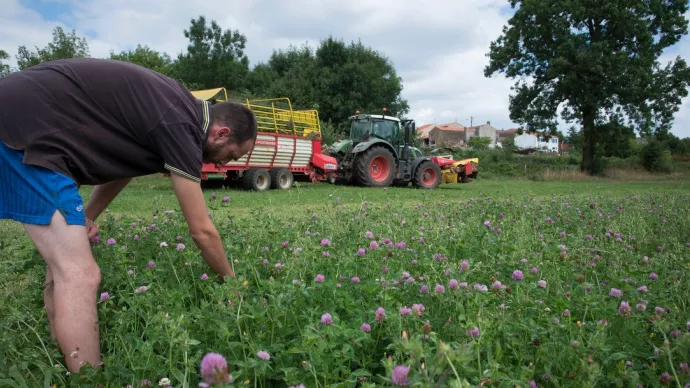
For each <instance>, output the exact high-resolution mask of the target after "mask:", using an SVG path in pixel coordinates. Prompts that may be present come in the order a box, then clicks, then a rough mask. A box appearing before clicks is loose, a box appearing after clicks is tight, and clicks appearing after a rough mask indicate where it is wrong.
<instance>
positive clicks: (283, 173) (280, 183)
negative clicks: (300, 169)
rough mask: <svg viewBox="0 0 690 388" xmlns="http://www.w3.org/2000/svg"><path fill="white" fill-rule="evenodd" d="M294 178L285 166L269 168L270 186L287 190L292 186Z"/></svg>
mask: <svg viewBox="0 0 690 388" xmlns="http://www.w3.org/2000/svg"><path fill="white" fill-rule="evenodd" d="M294 180H295V178H294V177H293V176H292V172H291V171H290V170H288V169H287V168H274V169H272V170H271V188H272V189H281V190H288V189H289V188H291V187H292V182H294Z"/></svg>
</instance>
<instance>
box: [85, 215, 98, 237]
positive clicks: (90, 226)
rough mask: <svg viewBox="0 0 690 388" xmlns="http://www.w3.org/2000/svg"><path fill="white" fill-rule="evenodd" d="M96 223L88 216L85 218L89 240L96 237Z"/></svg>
mask: <svg viewBox="0 0 690 388" xmlns="http://www.w3.org/2000/svg"><path fill="white" fill-rule="evenodd" d="M98 230H99V229H98V225H96V224H94V223H93V221H92V220H91V219H90V218H87V219H86V231H87V234H88V236H89V240H91V239H92V238H94V237H96V235H97V234H98Z"/></svg>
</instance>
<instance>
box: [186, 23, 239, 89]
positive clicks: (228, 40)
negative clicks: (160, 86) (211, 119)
mask: <svg viewBox="0 0 690 388" xmlns="http://www.w3.org/2000/svg"><path fill="white" fill-rule="evenodd" d="M184 35H185V37H186V38H187V39H189V44H188V46H187V52H186V53H182V54H180V55H179V56H178V58H177V61H176V62H175V64H174V65H173V69H172V74H173V76H174V77H176V78H177V79H179V80H181V81H183V82H184V83H185V84H189V85H198V86H200V87H202V88H217V87H226V88H228V89H230V90H234V89H238V88H242V87H243V86H244V81H245V77H246V76H247V73H248V72H249V59H248V58H247V56H246V55H245V53H244V49H245V45H246V43H247V38H246V37H245V36H244V35H242V34H240V32H239V31H237V30H234V31H232V30H223V29H221V27H220V26H219V25H218V23H216V22H215V21H214V20H212V21H211V23H210V25H209V24H207V22H206V18H205V17H203V16H199V18H198V19H196V20H195V19H192V21H191V26H190V28H189V30H184Z"/></svg>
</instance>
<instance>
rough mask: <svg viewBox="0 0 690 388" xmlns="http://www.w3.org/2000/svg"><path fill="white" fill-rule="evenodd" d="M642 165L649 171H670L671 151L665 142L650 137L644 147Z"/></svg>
mask: <svg viewBox="0 0 690 388" xmlns="http://www.w3.org/2000/svg"><path fill="white" fill-rule="evenodd" d="M641 157H642V166H644V168H645V169H646V170H647V171H651V172H665V173H669V172H671V170H672V164H671V163H672V161H671V151H669V150H668V147H667V146H666V144H665V143H663V142H660V141H658V140H657V139H655V138H649V139H648V143H647V145H645V146H644V147H643V148H642V153H641Z"/></svg>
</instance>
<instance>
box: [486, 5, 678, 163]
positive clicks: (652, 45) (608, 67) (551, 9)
mask: <svg viewBox="0 0 690 388" xmlns="http://www.w3.org/2000/svg"><path fill="white" fill-rule="evenodd" d="M510 3H511V6H512V7H513V8H514V9H515V8H516V7H517V9H516V11H515V14H514V15H513V16H512V17H511V18H510V20H509V22H508V26H505V27H504V29H503V34H502V35H501V36H500V37H499V38H498V39H497V40H495V41H494V42H492V43H491V45H490V52H489V54H488V57H489V59H490V63H489V64H488V65H487V66H486V68H485V71H484V74H485V76H486V77H490V76H492V75H494V74H496V73H505V75H506V76H507V77H509V78H517V79H518V80H517V82H516V83H515V86H514V87H513V89H512V90H513V94H512V95H511V96H510V118H511V119H512V120H513V121H515V122H518V123H520V124H521V125H524V126H525V127H526V128H527V129H528V130H529V131H542V132H547V131H551V132H552V131H555V128H556V125H557V119H558V110H559V109H562V114H561V117H562V119H564V120H565V121H566V122H573V121H576V122H579V123H580V124H581V126H582V132H583V133H582V134H583V138H584V139H583V156H582V162H581V169H582V170H584V171H588V172H594V171H595V170H596V169H597V166H596V165H595V148H596V142H597V138H598V137H599V132H598V129H599V128H602V130H603V131H610V130H612V128H611V127H607V126H604V125H603V124H605V123H607V122H615V123H620V124H624V125H626V126H628V127H630V128H633V129H634V130H637V131H638V132H640V133H641V134H643V135H649V134H652V133H654V134H661V133H664V132H667V131H668V130H669V128H670V126H671V124H672V120H673V114H674V113H675V112H677V111H678V107H679V105H680V102H681V99H682V98H683V97H685V96H687V93H688V92H687V86H688V83H690V71H689V70H688V67H687V64H686V62H685V60H683V59H682V58H680V57H678V58H676V60H675V61H673V62H670V63H668V64H667V65H666V66H665V67H662V65H661V64H660V63H659V61H658V60H659V58H660V56H661V54H662V52H663V50H664V49H666V48H668V47H669V46H672V45H674V44H675V43H677V42H678V41H679V40H680V38H681V37H682V36H683V35H685V34H686V33H687V24H688V22H687V20H686V19H685V17H684V14H685V13H686V12H687V10H688V3H687V1H686V0H608V1H595V0H511V1H510ZM601 134H603V133H601Z"/></svg>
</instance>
